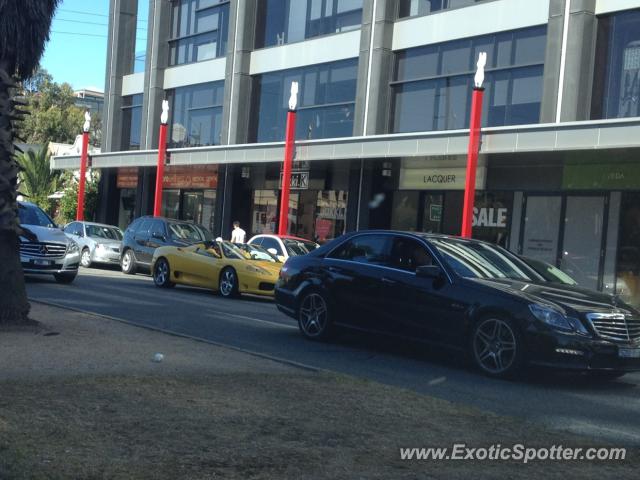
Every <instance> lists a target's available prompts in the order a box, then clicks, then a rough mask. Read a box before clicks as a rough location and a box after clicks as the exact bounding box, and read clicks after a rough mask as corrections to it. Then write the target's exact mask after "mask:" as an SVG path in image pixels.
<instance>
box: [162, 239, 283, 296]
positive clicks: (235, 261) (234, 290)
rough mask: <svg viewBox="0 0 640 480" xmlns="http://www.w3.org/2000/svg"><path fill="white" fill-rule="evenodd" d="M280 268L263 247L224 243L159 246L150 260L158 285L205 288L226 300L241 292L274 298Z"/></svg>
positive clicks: (276, 260)
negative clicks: (216, 292) (218, 293)
mask: <svg viewBox="0 0 640 480" xmlns="http://www.w3.org/2000/svg"><path fill="white" fill-rule="evenodd" d="M281 268H282V263H281V262H280V261H278V259H277V258H275V257H274V256H273V255H271V254H270V253H269V252H267V251H266V250H264V249H263V248H261V247H256V246H255V245H235V244H233V243H230V242H224V241H215V242H206V243H197V244H194V245H191V246H188V247H160V248H157V249H156V251H155V253H154V255H153V260H152V261H151V272H152V274H153V281H154V283H155V284H156V286H158V287H161V288H170V287H173V286H174V285H175V284H177V283H178V284H181V285H190V286H194V287H203V288H209V289H212V290H217V291H219V292H220V295H222V296H223V297H235V296H237V295H239V294H241V293H251V294H254V295H266V296H273V289H274V286H275V284H276V280H277V279H278V275H279V274H280V269H281Z"/></svg>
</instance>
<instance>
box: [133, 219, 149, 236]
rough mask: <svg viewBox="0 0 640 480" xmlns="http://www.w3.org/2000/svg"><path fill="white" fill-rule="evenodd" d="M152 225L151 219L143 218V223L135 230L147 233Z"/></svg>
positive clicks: (142, 233)
mask: <svg viewBox="0 0 640 480" xmlns="http://www.w3.org/2000/svg"><path fill="white" fill-rule="evenodd" d="M150 227H151V220H143V221H142V223H141V224H140V227H138V229H137V230H135V232H136V233H139V234H140V235H144V234H145V233H149V228H150Z"/></svg>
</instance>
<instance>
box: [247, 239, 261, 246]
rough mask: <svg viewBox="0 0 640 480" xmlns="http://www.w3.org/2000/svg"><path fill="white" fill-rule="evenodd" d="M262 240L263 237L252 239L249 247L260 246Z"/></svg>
mask: <svg viewBox="0 0 640 480" xmlns="http://www.w3.org/2000/svg"><path fill="white" fill-rule="evenodd" d="M263 239H264V237H257V238H254V239H253V240H251V242H250V243H251V245H258V246H261V245H262V240H263Z"/></svg>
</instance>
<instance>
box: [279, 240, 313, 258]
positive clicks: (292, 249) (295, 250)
mask: <svg viewBox="0 0 640 480" xmlns="http://www.w3.org/2000/svg"><path fill="white" fill-rule="evenodd" d="M282 243H284V246H285V248H286V249H287V252H288V253H289V255H290V256H292V257H295V256H297V255H306V254H307V253H309V252H311V251H313V250H315V249H316V248H318V245H317V244H316V243H313V242H305V241H302V240H294V239H292V238H284V239H282Z"/></svg>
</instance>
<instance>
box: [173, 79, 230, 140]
mask: <svg viewBox="0 0 640 480" xmlns="http://www.w3.org/2000/svg"><path fill="white" fill-rule="evenodd" d="M170 95H171V97H172V100H171V105H172V108H171V133H170V135H169V145H170V146H171V147H174V148H179V147H197V146H202V145H218V144H220V141H221V140H220V132H221V128H222V102H223V95H224V82H211V83H202V84H199V85H191V86H188V87H181V88H177V89H175V90H174V91H173V92H172V93H171V94H170Z"/></svg>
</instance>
